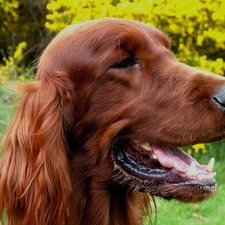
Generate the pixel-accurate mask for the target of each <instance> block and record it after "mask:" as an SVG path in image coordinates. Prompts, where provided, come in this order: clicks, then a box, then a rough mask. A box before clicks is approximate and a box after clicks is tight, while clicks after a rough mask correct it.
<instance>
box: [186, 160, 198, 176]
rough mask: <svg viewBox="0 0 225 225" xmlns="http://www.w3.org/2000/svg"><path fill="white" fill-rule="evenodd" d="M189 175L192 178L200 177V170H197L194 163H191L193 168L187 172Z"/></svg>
mask: <svg viewBox="0 0 225 225" xmlns="http://www.w3.org/2000/svg"><path fill="white" fill-rule="evenodd" d="M187 175H188V176H190V177H194V176H197V175H198V169H197V167H196V165H195V163H194V162H192V163H191V166H190V168H189V170H188V172H187Z"/></svg>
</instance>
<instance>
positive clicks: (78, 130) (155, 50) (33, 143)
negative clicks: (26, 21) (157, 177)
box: [0, 19, 225, 225]
mask: <svg viewBox="0 0 225 225" xmlns="http://www.w3.org/2000/svg"><path fill="white" fill-rule="evenodd" d="M130 56H132V57H135V58H136V60H137V61H138V63H139V65H141V66H140V67H137V66H133V67H132V68H123V69H121V68H120V69H118V68H117V69H116V68H115V67H113V66H114V65H117V64H118V63H120V62H121V60H123V59H124V58H127V57H130ZM221 84H225V80H224V78H221V77H220V76H217V75H214V74H211V73H206V72H203V71H198V70H195V69H194V68H191V67H188V66H186V65H184V64H181V63H178V62H177V61H176V59H175V56H174V55H173V53H172V52H171V51H170V40H169V38H168V37H167V36H166V35H165V34H164V33H163V32H161V31H159V30H157V29H155V28H152V27H150V26H147V25H144V24H142V23H138V22H134V21H126V20H119V19H103V20H95V21H91V22H87V23H83V24H79V25H72V26H69V27H68V28H66V29H65V30H63V31H62V32H61V33H59V34H58V35H57V36H56V37H55V38H54V39H53V41H52V42H51V43H50V44H49V45H48V47H47V48H46V50H45V51H44V53H43V55H42V56H41V58H40V60H39V64H38V71H37V79H36V81H35V82H34V83H31V84H22V85H21V86H20V94H21V95H20V98H21V101H20V105H19V107H18V110H17V112H16V114H15V117H14V119H13V120H12V122H11V125H10V126H9V128H8V131H7V133H6V136H5V139H4V142H3V147H4V154H3V156H2V159H1V162H0V214H1V215H3V212H4V210H6V211H7V217H8V223H9V224H10V225H18V224H21V225H31V224H36V225H37V224H38V225H63V224H69V225H88V224H92V225H123V224H124V225H140V224H142V223H143V217H144V216H145V215H146V214H147V213H148V207H149V197H148V195H147V194H145V193H141V192H138V191H135V190H133V189H131V188H130V187H127V186H126V185H124V186H123V185H120V184H115V183H114V182H113V180H112V178H113V177H115V176H116V175H117V174H115V172H114V164H113V162H112V159H111V146H112V144H113V142H114V141H115V140H116V138H117V137H130V138H135V139H137V140H141V141H150V142H151V143H160V144H167V145H170V146H178V145H189V144H194V143H198V142H207V141H210V140H212V139H214V138H215V137H217V136H218V137H219V136H220V133H221V127H224V122H223V121H224V118H223V117H224V115H223V114H222V112H220V111H219V110H218V109H217V107H214V106H213V105H212V104H210V103H209V100H208V96H211V95H212V94H213V93H215V91H216V90H217V89H218V88H219V87H220V86H221ZM200 86H201V88H200ZM196 102H199V104H198V107H196V105H195V103H196ZM222 119H223V121H222ZM165 190H167V191H166V193H164V194H165V195H167V194H168V195H169V194H170V192H171V190H170V189H169V188H168V189H165ZM182 191H183V190H180V192H179V194H181V196H182V198H185V197H184V194H182ZM171 193H172V192H171ZM175 194H176V193H175ZM175 194H174V195H175ZM196 198H197V197H196ZM4 217H5V216H4V215H3V218H4ZM2 220H3V219H2Z"/></svg>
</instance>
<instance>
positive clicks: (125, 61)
mask: <svg viewBox="0 0 225 225" xmlns="http://www.w3.org/2000/svg"><path fill="white" fill-rule="evenodd" d="M136 63H137V62H136V61H135V60H134V59H133V58H132V57H128V58H125V59H123V60H121V61H120V62H119V63H117V64H115V65H114V66H112V67H113V68H118V69H125V68H129V67H131V66H133V65H135V64H136Z"/></svg>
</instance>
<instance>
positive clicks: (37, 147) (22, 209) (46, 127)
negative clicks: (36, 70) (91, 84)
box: [0, 72, 74, 225]
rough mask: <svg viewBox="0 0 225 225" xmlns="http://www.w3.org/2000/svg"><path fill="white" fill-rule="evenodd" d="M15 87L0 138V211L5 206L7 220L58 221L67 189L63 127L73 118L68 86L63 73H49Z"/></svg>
mask: <svg viewBox="0 0 225 225" xmlns="http://www.w3.org/2000/svg"><path fill="white" fill-rule="evenodd" d="M19 89H20V92H21V101H20V104H19V107H18V110H17V112H16V114H15V117H14V119H13V121H12V123H11V125H10V126H9V128H8V131H7V133H6V136H5V139H4V142H3V148H4V154H3V157H2V159H1V162H0V213H1V215H2V214H3V211H4V209H6V210H7V214H8V223H9V224H11V225H14V224H18V221H21V222H20V223H19V224H23V225H25V224H26V225H28V224H29V225H30V224H60V225H63V224H65V221H63V220H64V219H65V218H66V215H65V214H66V211H67V205H68V202H69V198H70V192H71V178H70V172H69V171H70V170H69V161H68V153H69V152H68V145H67V140H66V132H67V130H65V127H68V126H67V125H69V124H72V123H73V122H72V121H69V118H73V116H71V114H72V113H73V106H72V105H73V104H72V103H73V102H72V100H73V92H74V90H73V89H74V88H73V85H72V83H71V81H70V80H69V78H68V76H67V75H66V74H65V73H63V72H55V73H54V74H51V77H47V76H45V77H44V78H43V80H39V81H36V82H34V83H31V84H23V85H22V86H20V88H19ZM3 217H4V216H3ZM34 221H35V222H34Z"/></svg>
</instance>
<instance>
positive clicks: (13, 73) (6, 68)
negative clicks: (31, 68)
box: [0, 42, 28, 84]
mask: <svg viewBox="0 0 225 225" xmlns="http://www.w3.org/2000/svg"><path fill="white" fill-rule="evenodd" d="M26 47H27V43H26V42H21V43H19V44H18V45H17V47H16V49H15V52H14V54H13V55H12V56H9V57H3V62H4V64H3V65H0V84H2V83H3V82H4V81H7V80H9V79H19V80H21V81H24V80H25V73H26V72H25V71H26V70H28V69H26V68H22V67H21V66H19V64H20V62H21V60H22V59H23V51H24V50H26Z"/></svg>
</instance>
